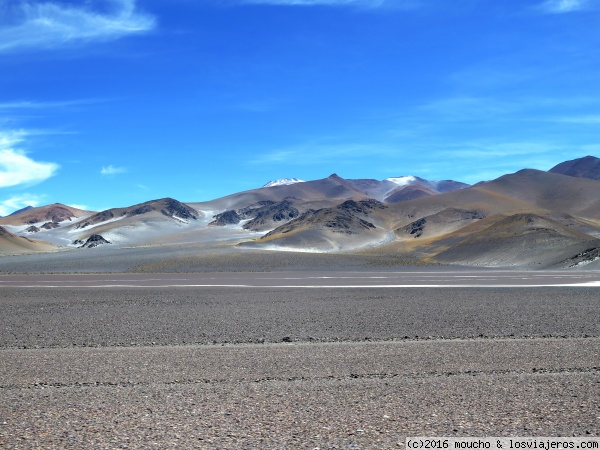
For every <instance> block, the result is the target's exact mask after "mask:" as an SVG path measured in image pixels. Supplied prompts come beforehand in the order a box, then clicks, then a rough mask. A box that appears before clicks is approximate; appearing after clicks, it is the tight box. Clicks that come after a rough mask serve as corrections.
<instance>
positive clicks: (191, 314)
mask: <svg viewBox="0 0 600 450" xmlns="http://www.w3.org/2000/svg"><path fill="white" fill-rule="evenodd" d="M599 281H600V274H599V273H597V272H594V271H586V272H583V271H568V272H565V271H561V272H558V271H544V272H518V271H465V270H458V271H449V270H441V269H439V268H438V269H423V268H411V269H405V270H398V271H377V270H363V271H356V270H354V271H329V272H322V271H313V272H308V271H280V272H255V273H250V272H237V273H226V272H220V273H210V272H205V273H195V274H159V273H155V274H97V275H89V274H88V275H86V274H79V275H72V274H71V275H70V274H63V275H36V274H33V275H4V276H2V277H0V282H1V283H0V285H1V286H0V305H1V308H2V316H1V319H0V345H1V347H2V350H0V355H1V359H2V365H1V366H0V380H1V386H0V446H1V447H2V448H23V449H28V448H97V449H101V448H102V449H104V448H373V449H379V448H401V447H402V445H401V443H402V442H403V440H404V437H405V436H414V435H438V436H440V435H457V436H500V435H516V436H571V435H584V436H589V435H598V434H600V400H599V399H600V372H599V370H600V369H599V367H600V323H599V321H598V316H599V312H600V300H599V298H600V297H599V296H598V287H596V286H597V284H598V282H599ZM542 285H546V286H542ZM430 286H437V287H430ZM399 443H400V444H399Z"/></svg>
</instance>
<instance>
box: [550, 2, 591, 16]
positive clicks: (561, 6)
mask: <svg viewBox="0 0 600 450" xmlns="http://www.w3.org/2000/svg"><path fill="white" fill-rule="evenodd" d="M591 3H592V2H591V1H589V0H546V1H545V2H543V3H542V4H540V5H539V7H538V8H539V9H540V10H541V11H542V12H545V13H547V14H564V13H570V12H575V11H581V10H584V9H587V8H588V7H590V6H591Z"/></svg>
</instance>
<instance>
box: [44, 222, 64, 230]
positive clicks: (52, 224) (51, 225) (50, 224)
mask: <svg viewBox="0 0 600 450" xmlns="http://www.w3.org/2000/svg"><path fill="white" fill-rule="evenodd" d="M58 227H60V223H58V222H46V223H45V224H44V225H42V228H43V229H44V230H52V229H53V228H58Z"/></svg>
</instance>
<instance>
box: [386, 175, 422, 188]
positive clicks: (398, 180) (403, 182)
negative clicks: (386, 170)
mask: <svg viewBox="0 0 600 450" xmlns="http://www.w3.org/2000/svg"><path fill="white" fill-rule="evenodd" d="M385 181H391V182H392V183H395V184H397V185H398V186H409V185H411V184H417V183H419V182H420V181H423V180H421V179H420V178H417V177H413V176H412V175H409V176H405V177H392V178H386V179H385Z"/></svg>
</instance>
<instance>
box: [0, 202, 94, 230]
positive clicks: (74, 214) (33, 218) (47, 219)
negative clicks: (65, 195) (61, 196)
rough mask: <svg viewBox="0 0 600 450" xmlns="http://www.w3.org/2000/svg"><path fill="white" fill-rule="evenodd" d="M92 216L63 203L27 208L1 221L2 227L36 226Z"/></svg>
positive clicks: (88, 212)
mask: <svg viewBox="0 0 600 450" xmlns="http://www.w3.org/2000/svg"><path fill="white" fill-rule="evenodd" d="M89 214H90V211H83V210H81V209H77V208H73V207H71V206H67V205H63V204H61V203H53V204H52V205H47V206H40V207H37V208H32V207H27V208H23V209H22V210H20V211H15V212H14V213H12V214H11V215H10V216H6V217H3V218H1V219H0V225H34V224H39V225H40V226H42V224H46V223H57V224H59V223H61V222H65V221H69V222H71V221H73V220H76V219H79V218H80V217H84V216H87V215H89Z"/></svg>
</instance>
